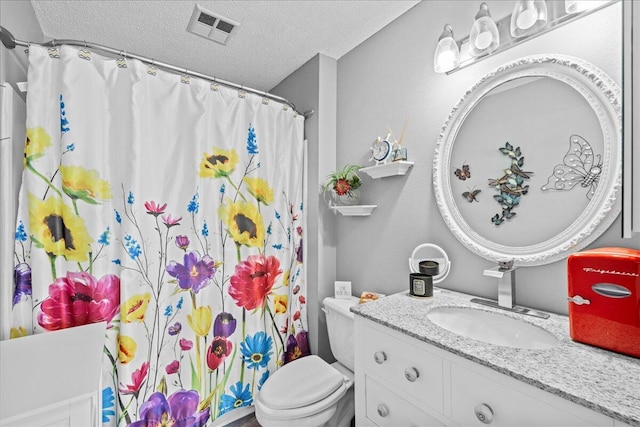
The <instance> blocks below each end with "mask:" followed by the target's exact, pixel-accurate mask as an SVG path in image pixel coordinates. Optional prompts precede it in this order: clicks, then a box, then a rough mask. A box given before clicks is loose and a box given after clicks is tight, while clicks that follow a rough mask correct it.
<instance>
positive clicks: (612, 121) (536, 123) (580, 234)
mask: <svg viewBox="0 0 640 427" xmlns="http://www.w3.org/2000/svg"><path fill="white" fill-rule="evenodd" d="M621 170H622V143H621V102H620V89H619V87H618V86H617V85H616V84H615V82H614V81H613V80H612V79H611V78H610V77H609V76H607V75H606V74H605V73H604V72H602V71H601V70H600V69H598V68H596V67H595V66H593V65H592V64H589V63H587V62H585V61H582V60H580V59H577V58H572V57H568V56H560V55H544V56H530V57H526V58H522V59H519V60H517V61H514V62H512V63H509V64H507V65H504V66H502V67H500V68H498V69H497V70H496V71H494V72H492V73H489V74H488V75H487V76H485V77H484V78H482V79H481V80H480V81H479V82H478V83H477V84H475V85H474V86H473V88H471V90H469V91H468V92H467V93H466V94H465V95H464V96H463V97H462V99H460V101H459V102H458V104H457V105H456V106H455V107H454V108H453V110H452V111H451V114H450V115H449V118H448V119H447V121H446V123H445V124H444V127H443V130H442V133H441V134H440V136H439V138H438V142H437V145H436V149H435V156H434V164H433V184H434V189H435V195H436V201H437V204H438V208H439V210H440V213H441V214H442V217H443V219H444V221H445V223H446V224H447V226H448V227H449V228H450V229H451V231H452V232H453V234H454V235H455V236H456V238H457V239H458V240H459V241H460V242H461V243H462V244H463V245H464V246H465V247H467V248H469V249H470V250H471V251H473V252H474V253H476V254H478V255H480V256H482V257H484V258H486V259H488V260H491V261H494V262H495V261H499V260H504V259H513V260H514V261H515V264H516V265H521V266H526V265H542V264H547V263H551V262H554V261H557V260H559V259H562V258H564V257H566V256H568V254H569V253H571V252H574V251H577V250H580V249H582V248H583V247H585V246H586V245H588V244H589V243H591V242H592V241H593V240H595V239H596V238H597V237H598V236H599V235H600V234H602V233H603V232H604V231H605V230H606V229H607V228H608V227H609V226H610V225H611V224H612V223H613V221H614V220H615V218H616V217H617V215H618V214H619V212H620V202H619V197H617V196H618V194H619V190H620V183H621Z"/></svg>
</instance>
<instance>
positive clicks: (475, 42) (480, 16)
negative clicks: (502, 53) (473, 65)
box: [469, 2, 500, 58]
mask: <svg viewBox="0 0 640 427" xmlns="http://www.w3.org/2000/svg"><path fill="white" fill-rule="evenodd" d="M499 45H500V34H499V33H498V27H497V25H496V23H495V21H494V20H493V18H491V13H490V12H489V6H488V5H487V4H486V3H484V2H483V3H481V4H480V10H479V11H478V13H477V14H476V18H475V21H474V22H473V26H472V27H471V33H470V34H469V54H470V55H471V56H473V57H476V58H477V57H479V56H482V55H487V54H489V53H491V52H493V51H494V50H496V49H497V48H498V46H499Z"/></svg>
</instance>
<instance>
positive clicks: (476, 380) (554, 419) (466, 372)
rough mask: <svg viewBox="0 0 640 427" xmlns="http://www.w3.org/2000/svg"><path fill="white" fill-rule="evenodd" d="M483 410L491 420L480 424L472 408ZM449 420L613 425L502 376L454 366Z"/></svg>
mask: <svg viewBox="0 0 640 427" xmlns="http://www.w3.org/2000/svg"><path fill="white" fill-rule="evenodd" d="M492 374H493V375H496V374H495V373H492ZM510 384H511V385H510ZM478 405H486V406H485V407H478ZM487 408H490V411H491V412H493V414H492V415H489V416H488V418H492V420H491V422H485V423H483V422H482V421H480V419H479V417H478V416H477V415H476V409H479V410H480V411H481V412H484V413H485V414H487ZM451 418H452V419H453V421H455V422H456V423H458V424H460V425H463V426H465V427H466V426H484V425H486V424H490V425H492V426H545V427H555V426H557V427H560V426H562V427H566V426H572V427H579V426H592V427H593V426H599V427H604V426H612V425H613V423H612V420H611V419H609V418H607V417H605V416H604V415H602V414H598V413H596V412H593V411H591V410H589V409H587V408H584V407H582V406H578V405H575V404H573V403H571V402H568V401H566V400H565V399H562V398H560V397H558V396H553V395H550V394H548V393H545V392H543V391H542V390H538V389H536V388H533V387H531V386H528V385H524V384H520V383H517V382H515V380H512V379H510V378H508V377H506V376H505V377H504V381H496V380H493V379H490V378H488V377H485V376H484V375H481V374H479V373H478V372H476V371H475V370H470V369H467V368H463V367H461V366H459V365H456V364H452V365H451ZM485 420H486V421H489V419H485Z"/></svg>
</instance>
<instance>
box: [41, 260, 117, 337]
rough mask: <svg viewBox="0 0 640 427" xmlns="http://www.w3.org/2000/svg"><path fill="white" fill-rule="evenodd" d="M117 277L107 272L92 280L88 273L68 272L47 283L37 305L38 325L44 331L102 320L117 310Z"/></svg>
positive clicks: (112, 315) (107, 319)
mask: <svg viewBox="0 0 640 427" xmlns="http://www.w3.org/2000/svg"><path fill="white" fill-rule="evenodd" d="M119 304H120V278H119V277H118V276H115V275H113V274H107V275H105V276H102V277H101V278H100V279H96V278H95V277H93V276H92V275H90V274H89V273H84V272H82V273H77V272H72V271H69V272H67V274H66V276H65V277H59V278H57V279H56V280H55V282H53V283H52V284H51V285H49V296H48V297H47V298H46V299H45V300H44V301H43V302H42V304H41V305H40V312H39V313H38V324H39V325H40V326H42V328H44V329H46V330H48V331H56V330H59V329H64V328H71V327H74V326H81V325H86V324H89V323H97V322H102V321H107V322H110V321H111V320H112V319H113V317H114V316H115V315H116V314H117V313H118V308H119V307H118V305H119Z"/></svg>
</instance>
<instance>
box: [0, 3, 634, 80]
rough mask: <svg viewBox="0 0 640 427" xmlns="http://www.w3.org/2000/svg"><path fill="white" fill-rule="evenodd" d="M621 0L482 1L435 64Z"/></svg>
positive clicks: (440, 48)
mask: <svg viewBox="0 0 640 427" xmlns="http://www.w3.org/2000/svg"><path fill="white" fill-rule="evenodd" d="M0 1H1V0H0ZM495 1H496V2H497V1H498V0H495ZM620 1H621V0H553V1H549V2H546V1H545V0H517V1H515V2H514V3H515V4H514V8H513V12H512V13H511V14H510V15H507V16H504V17H502V18H499V19H493V18H492V17H491V13H490V12H489V7H488V6H487V3H486V0H485V2H482V3H481V4H480V10H479V11H478V13H477V14H476V16H475V19H474V22H473V26H472V27H471V32H470V33H469V34H468V35H466V36H464V37H462V38H459V39H457V40H455V39H454V38H453V30H452V29H451V26H450V25H449V24H447V25H445V26H444V31H443V32H442V34H441V35H440V37H439V38H438V45H437V47H436V50H435V54H434V58H433V68H434V69H435V71H436V73H446V74H451V73H454V72H457V71H458V70H460V69H463V68H466V67H468V66H469V65H471V64H474V63H476V62H479V61H482V60H484V59H485V58H489V57H490V56H492V55H495V54H497V53H499V52H502V51H504V50H507V49H510V48H512V47H513V46H516V45H518V44H520V43H523V42H525V41H527V40H530V39H532V38H535V37H538V36H540V35H542V34H545V33H547V32H549V31H552V30H553V29H555V28H558V27H561V26H563V25H566V24H568V23H570V22H573V21H575V20H576V19H580V18H583V17H585V16H587V15H590V14H592V13H594V12H597V11H598V10H600V9H603V8H605V7H608V6H609V5H611V4H615V3H617V2H620ZM622 1H624V2H626V1H632V2H636V1H640V0H622Z"/></svg>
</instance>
